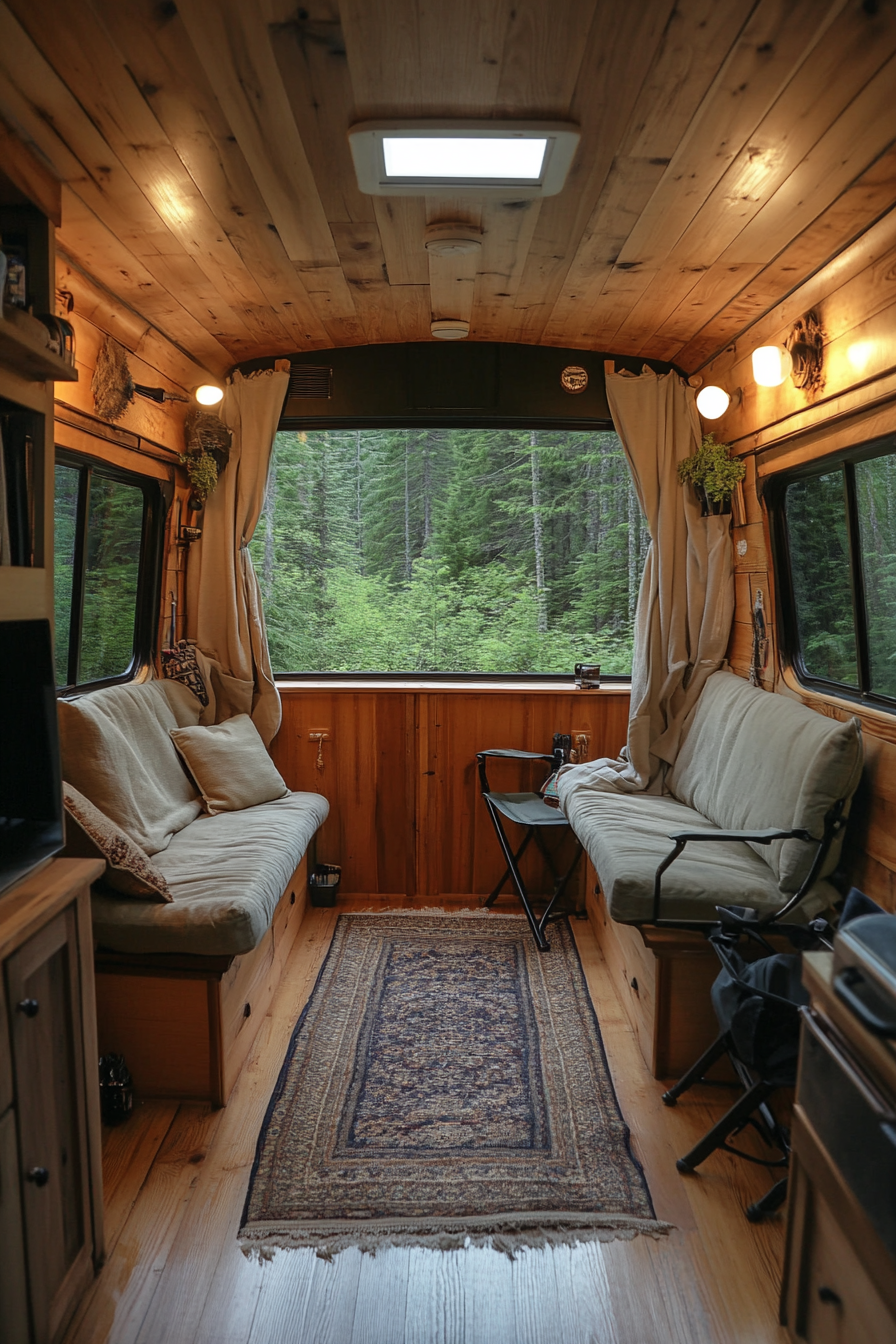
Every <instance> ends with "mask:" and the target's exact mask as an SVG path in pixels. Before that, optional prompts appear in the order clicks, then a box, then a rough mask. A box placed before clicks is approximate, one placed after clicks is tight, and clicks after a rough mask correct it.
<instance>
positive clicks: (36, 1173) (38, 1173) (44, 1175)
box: [25, 1167, 50, 1186]
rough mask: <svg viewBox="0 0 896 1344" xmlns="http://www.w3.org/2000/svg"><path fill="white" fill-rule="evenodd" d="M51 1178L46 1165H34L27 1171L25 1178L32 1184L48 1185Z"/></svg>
mask: <svg viewBox="0 0 896 1344" xmlns="http://www.w3.org/2000/svg"><path fill="white" fill-rule="evenodd" d="M49 1179H50V1173H49V1172H48V1171H47V1169H46V1167H32V1168H31V1170H30V1171H26V1172H25V1180H26V1181H30V1182H31V1184H32V1185H38V1186H40V1185H46V1183H47V1181H48V1180H49Z"/></svg>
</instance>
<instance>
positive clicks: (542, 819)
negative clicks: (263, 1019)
mask: <svg viewBox="0 0 896 1344" xmlns="http://www.w3.org/2000/svg"><path fill="white" fill-rule="evenodd" d="M487 757H501V758H505V759H510V760H521V761H546V762H547V763H548V764H549V765H554V757H553V756H549V755H545V754H544V753H543V752H540V751H517V750H515V749H512V748H506V749H499V748H492V749H490V750H488V751H477V753H476V760H477V761H478V762H479V784H480V787H481V790H482V797H483V799H484V800H485V805H486V807H487V808H488V814H489V816H490V817H491V819H492V825H493V826H494V828H495V834H496V835H497V837H498V843H499V845H500V846H501V852H502V853H503V855H504V859H505V862H506V864H507V867H506V868H505V869H504V874H503V876H502V877H501V880H500V882H498V884H497V886H496V887H495V888H494V890H493V891H492V892H491V893H490V894H489V895H488V896H487V897H486V898H485V902H484V904H485V905H486V906H491V905H493V904H494V902H495V901H496V900H497V898H498V896H499V895H500V892H501V890H502V888H503V886H504V883H505V882H506V881H507V879H508V878H510V880H511V881H512V883H513V886H514V889H515V891H516V894H517V896H518V897H519V899H520V902H521V903H522V907H523V911H524V913H525V915H526V919H527V920H528V921H529V928H530V929H531V930H532V936H533V938H534V939H535V945H536V947H537V948H538V950H539V952H547V951H548V950H549V948H550V943H549V942H548V940H547V938H546V937H545V933H544V931H545V928H546V927H547V923H548V920H549V919H552V918H553V919H556V918H557V917H558V916H557V915H556V914H555V912H554V907H555V906H556V904H557V902H558V901H559V899H560V897H561V896H562V895H563V893H564V892H565V890H566V887H567V885H568V883H569V879H570V878H571V877H572V875H573V873H574V872H575V870H576V867H577V866H578V862H579V859H580V858H581V856H582V845H581V841H580V840H579V838H578V836H576V837H575V841H576V850H575V854H574V856H573V859H572V862H571V863H570V865H569V867H568V868H567V870H566V872H565V873H560V872H558V870H557V866H556V864H555V862H554V856H553V855H552V854H551V851H550V850H549V848H548V846H547V845H546V844H545V842H544V838H543V837H542V835H541V828H542V827H544V826H568V825H569V822H568V821H567V819H566V817H565V816H564V815H563V813H562V812H561V811H560V810H559V808H555V807H550V806H549V805H548V804H547V803H546V802H545V801H544V799H543V798H542V797H541V795H540V794H538V793H531V792H530V793H494V792H493V791H492V788H491V786H490V784H489V782H488V775H487V773H486V758H487ZM502 816H503V817H506V818H507V820H508V821H512V822H515V823H516V824H517V825H519V826H525V827H526V833H525V835H524V836H523V839H522V843H521V844H520V845H519V846H518V848H517V849H514V848H513V846H512V845H511V843H510V840H509V839H508V836H507V833H506V832H505V830H504V827H503V825H502V822H501V817H502ZM533 839H534V840H535V844H536V846H537V848H538V850H539V851H540V853H541V854H542V856H543V858H544V860H545V862H546V863H547V865H548V869H549V870H550V873H551V877H552V878H553V882H554V891H553V895H552V896H551V899H550V900H549V902H548V905H547V908H546V910H545V912H544V914H543V915H542V916H541V918H540V919H538V918H537V917H536V915H535V912H534V910H533V909H532V903H531V900H530V897H529V893H528V892H527V890H526V884H525V882H524V881H523V876H522V873H521V872H520V868H519V864H520V859H521V858H522V857H523V855H524V854H525V852H526V850H527V849H528V847H529V844H530V842H531V841H532V840H533Z"/></svg>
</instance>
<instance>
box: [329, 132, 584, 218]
mask: <svg viewBox="0 0 896 1344" xmlns="http://www.w3.org/2000/svg"><path fill="white" fill-rule="evenodd" d="M348 138H349V144H350V145H351V151H352V158H353V160H354V164H355V172H356V173H357V175H358V186H359V187H360V188H361V190H362V191H365V192H367V193H368V194H369V195H371V196H429V195H432V194H434V193H438V192H440V191H442V192H449V193H454V194H457V192H458V191H459V190H460V191H463V192H465V194H474V195H477V196H488V195H495V194H496V193H500V194H501V195H503V196H505V197H507V198H508V199H518V198H531V197H534V196H554V195H556V193H557V192H558V191H560V190H561V189H562V187H563V183H564V182H565V181H566V174H567V173H568V171H569V167H570V164H571V163H572V159H573V155H574V154H575V152H576V146H577V145H578V143H579V129H578V127H577V126H571V125H570V124H569V123H568V122H544V121H542V122H522V121H489V120H484V121H478V122H477V121H459V120H454V121H379V122H374V121H365V122H361V123H359V124H358V125H355V126H352V127H351V128H350V130H349V133H348Z"/></svg>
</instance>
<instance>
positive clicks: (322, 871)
mask: <svg viewBox="0 0 896 1344" xmlns="http://www.w3.org/2000/svg"><path fill="white" fill-rule="evenodd" d="M341 880H342V869H341V868H340V867H339V864H338V863H316V864H315V865H314V867H313V868H312V870H311V872H310V873H309V874H308V891H309V893H310V895H311V904H312V905H335V904H336V896H337V894H338V892H339V883H340V882H341Z"/></svg>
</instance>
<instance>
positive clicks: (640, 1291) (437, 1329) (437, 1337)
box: [66, 902, 785, 1344]
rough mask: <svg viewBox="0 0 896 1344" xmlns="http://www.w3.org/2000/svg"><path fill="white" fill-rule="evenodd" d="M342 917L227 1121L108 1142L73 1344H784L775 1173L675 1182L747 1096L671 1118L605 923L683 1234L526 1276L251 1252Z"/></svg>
mask: <svg viewBox="0 0 896 1344" xmlns="http://www.w3.org/2000/svg"><path fill="white" fill-rule="evenodd" d="M352 904H353V905H354V902H353V903H352ZM335 919H336V912H334V911H328V910H311V911H309V913H308V916H307V918H306V920H305V922H304V923H303V925H302V928H301V929H300V931H299V936H298V938H297V940H296V946H295V948H294V950H293V953H292V956H291V958H290V961H289V964H288V966H287V969H286V972H285V974H284V977H283V980H282V982H281V985H280V987H279V989H278V992H277V995H276V996H275V999H274V1001H273V1003H272V1005H271V1009H270V1011H269V1013H268V1015H267V1017H266V1018H265V1021H264V1022H263V1024H262V1027H261V1029H260V1031H259V1035H258V1039H257V1041H256V1043H255V1045H254V1047H253V1050H252V1052H251V1054H250V1056H249V1059H248V1061H247V1064H246V1067H245V1068H244V1070H243V1073H242V1074H241V1076H240V1078H239V1079H238V1081H237V1085H236V1087H235V1089H234V1092H233V1095H232V1097H231V1100H230V1102H229V1103H228V1106H227V1107H226V1109H225V1110H224V1111H222V1112H218V1113H215V1114H210V1113H208V1112H207V1111H204V1109H203V1108H200V1107H180V1108H175V1107H174V1105H173V1103H165V1102H154V1103H152V1104H151V1105H148V1106H147V1107H144V1108H141V1109H140V1110H139V1111H138V1112H137V1113H136V1115H135V1116H134V1117H133V1119H132V1120H131V1121H129V1122H128V1123H127V1124H126V1125H124V1126H122V1127H121V1128H120V1129H119V1130H116V1131H113V1132H112V1133H111V1134H110V1135H109V1136H108V1139H107V1152H106V1161H107V1165H108V1171H109V1183H108V1187H107V1199H108V1201H109V1205H110V1208H111V1210H112V1226H113V1228H115V1229H117V1241H116V1242H115V1244H114V1245H113V1247H112V1249H111V1252H110V1255H109V1260H108V1262H107V1264H106V1266H105V1268H104V1269H103V1271H102V1273H101V1274H100V1276H99V1278H98V1279H97V1281H96V1284H95V1286H94V1289H93V1291H92V1293H91V1294H90V1296H89V1298H88V1300H87V1302H86V1303H85V1304H83V1305H82V1308H81V1310H80V1311H79V1313H78V1316H77V1318H76V1321H75V1322H74V1323H73V1325H72V1327H71V1328H70V1330H69V1333H68V1335H67V1337H66V1344H524V1341H533V1344H554V1341H555V1340H556V1341H560V1340H562V1341H563V1344H654V1341H657V1344H659V1341H662V1344H667V1342H668V1344H780V1342H781V1341H783V1340H784V1338H785V1336H784V1334H783V1332H782V1331H781V1329H780V1327H778V1325H777V1320H776V1316H777V1312H776V1296H777V1285H778V1276H779V1274H780V1263H781V1255H782V1242H783V1234H782V1223H781V1220H780V1219H778V1220H776V1221H774V1222H772V1223H770V1224H767V1225H764V1226H760V1227H754V1226H753V1225H751V1224H750V1223H748V1221H747V1219H746V1218H745V1217H744V1215H743V1212H742V1208H743V1205H744V1204H746V1203H748V1202H750V1200H752V1199H755V1198H756V1197H757V1195H758V1194H760V1193H762V1191H763V1190H765V1189H767V1188H768V1185H769V1184H770V1179H769V1178H768V1177H767V1175H766V1174H765V1172H764V1171H762V1170H761V1169H756V1168H752V1167H750V1166H749V1165H748V1164H746V1163H743V1162H740V1161H739V1160H738V1159H736V1158H733V1157H729V1156H727V1155H725V1154H716V1155H714V1156H713V1157H712V1158H711V1159H709V1160H708V1161H707V1163H706V1164H705V1166H704V1167H703V1168H701V1172H700V1174H699V1175H697V1176H694V1177H682V1176H680V1175H679V1173H678V1172H677V1171H676V1170H675V1159H676V1157H678V1156H680V1155H681V1154H682V1153H684V1152H686V1151H687V1149H688V1148H690V1147H691V1146H692V1145H693V1143H694V1142H695V1141H696V1139H697V1138H698V1137H699V1136H700V1135H701V1134H702V1133H703V1132H704V1131H705V1129H706V1128H707V1127H708V1126H709V1124H710V1123H712V1121H713V1120H714V1119H715V1118H717V1117H718V1115H720V1114H721V1113H722V1111H723V1109H724V1108H725V1107H726V1106H727V1105H728V1104H730V1101H731V1095H732V1094H729V1093H727V1092H719V1091H718V1090H716V1089H695V1090H694V1091H692V1092H691V1093H689V1094H688V1095H687V1096H686V1097H684V1098H682V1100H681V1102H680V1103H679V1105H678V1106H677V1107H676V1108H675V1109H673V1110H669V1109H667V1108H666V1107H664V1106H663V1105H662V1101H661V1094H662V1090H663V1088H662V1085H661V1084H658V1083H656V1082H655V1080H653V1079H652V1078H650V1076H649V1075H648V1073H647V1071H646V1069H645V1068H644V1065H643V1061H642V1060H641V1056H640V1051H639V1050H638V1046H637V1042H636V1041H635V1039H634V1037H633V1034H632V1032H631V1029H630V1028H629V1026H628V1024H627V1021H626V1019H625V1017H624V1015H623V1013H622V1010H621V1007H620V1005H619V1002H618V999H617V998H616V995H615V991H614V989H613V986H612V984H611V982H610V979H609V975H608V973H607V970H606V967H605V965H604V963H603V961H602V959H601V957H600V953H599V950H598V948H597V946H596V944H595V942H594V939H593V936H592V935H591V931H590V926H589V925H587V924H584V923H579V922H577V921H573V929H574V932H575V935H576V940H577V943H578V946H579V951H580V955H581V957H582V964H583V967H584V969H585V973H586V977H587V980H588V985H589V989H590V991H591V994H592V998H593V999H594V1001H595V1003H596V1005H597V1010H598V1017H599V1020H600V1023H601V1029H602V1033H603V1037H604V1042H605V1046H606V1050H607V1058H608V1062H609V1065H610V1070H611V1073H612V1076H613V1079H614V1083H615V1085H616V1089H617V1093H618V1096H619V1101H620V1105H621V1108H622V1111H623V1114H624V1116H625V1118H626V1120H627V1121H628V1123H629V1125H630V1127H631V1134H632V1148H633V1151H634V1152H635V1154H636V1156H637V1157H638V1158H639V1159H640V1160H641V1161H642V1163H643V1164H644V1168H645V1172H646V1175H647V1179H648V1183H649V1186H650V1190H651V1194H652V1196H653V1200H654V1204H655V1207H656V1212H657V1216H658V1217H660V1218H662V1219H664V1220H667V1221H669V1222H670V1223H672V1224H674V1229H675V1230H674V1231H673V1232H672V1233H670V1234H669V1236H667V1237H664V1238H661V1239H658V1240H654V1239H652V1238H648V1237H636V1238H635V1239H634V1240H632V1241H630V1242H623V1241H616V1242H609V1243H590V1244H588V1245H584V1246H577V1247H561V1248H556V1249H550V1250H543V1251H531V1250H530V1251H523V1252H521V1253H520V1254H519V1255H518V1256H517V1257H516V1259H515V1260H514V1261H512V1262H511V1261H510V1260H509V1259H508V1258H507V1257H506V1256H504V1255H503V1254H501V1253H500V1252H497V1251H493V1250H489V1249H487V1248H473V1247H471V1248H468V1249H467V1250H463V1251H452V1252H448V1253H440V1252H435V1251H429V1250H423V1249H408V1248H392V1249H390V1250H387V1251H384V1252H381V1253H380V1254H378V1255H377V1256H375V1257H371V1256H362V1255H361V1254H360V1253H359V1252H358V1251H357V1250H352V1251H347V1252H343V1253H342V1254H340V1255H338V1256H336V1257H335V1259H334V1261H333V1262H332V1263H329V1262H327V1261H324V1260H321V1259H319V1258H318V1257H317V1256H316V1255H315V1254H314V1253H313V1252H312V1251H280V1252H277V1254H276V1255H275V1256H274V1257H273V1259H272V1260H271V1261H268V1262H262V1261H259V1260H258V1258H252V1259H247V1258H246V1257H245V1256H243V1254H242V1252H241V1250H240V1248H239V1245H238V1242H237V1231H238V1228H239V1222H240V1217H241V1214H242V1207H243V1202H244V1200H245V1194H246V1188H247V1184H248V1179H249V1173H250V1170H251V1164H252V1160H253V1157H254V1152H255V1144H256V1140H257V1135H258V1132H259V1128H260V1126H261V1124H262V1121H263V1117H264V1113H265V1110H266V1107H267V1103H268V1099H269V1097H270V1094H271V1090H272V1088H273V1086H274V1083H275V1082H276V1079H277V1075H278V1073H279V1070H280V1066H281V1063H282V1061H283V1057H284V1055H285V1052H286V1049H287V1046H288V1043H289V1040H290V1037H291V1034H292V1031H293V1027H294V1024H295V1022H296V1020H297V1018H298V1016H299V1015H300V1013H301V1010H302V1008H303V1006H304V1004H305V1002H306V1001H307V998H308V995H309V994H310V992H311V989H312V988H313V986H314V983H315V981H316V979H317V975H318V972H319V970H320V966H321V964H322V962H323V959H324V957H325V955H326V952H327V948H328V946H329V942H330V938H331V936H332V931H333V927H334V924H335ZM166 1108H167V1109H166ZM163 1131H164V1133H163ZM154 1145H155V1150H156V1151H155V1158H154V1160H153V1152H154ZM203 1154H205V1156H204V1157H203ZM197 1159H198V1160H197ZM150 1162H151V1165H149V1164H150ZM147 1168H148V1170H147Z"/></svg>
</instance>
